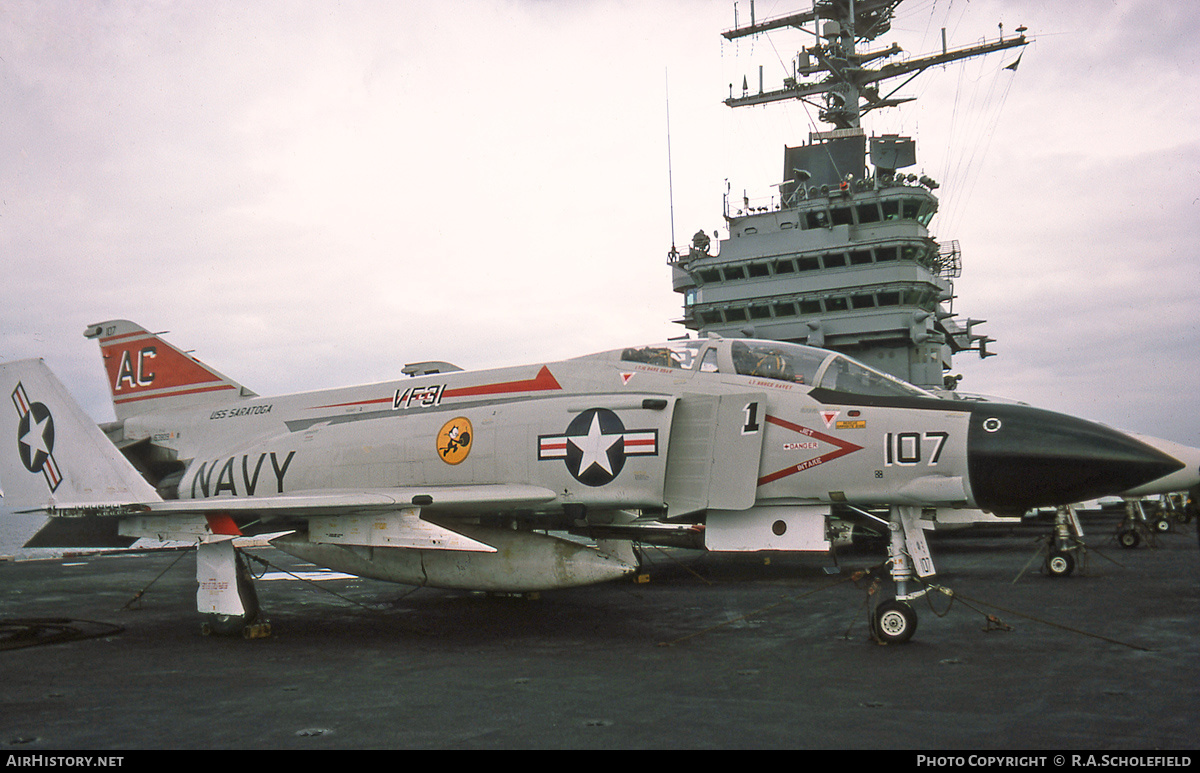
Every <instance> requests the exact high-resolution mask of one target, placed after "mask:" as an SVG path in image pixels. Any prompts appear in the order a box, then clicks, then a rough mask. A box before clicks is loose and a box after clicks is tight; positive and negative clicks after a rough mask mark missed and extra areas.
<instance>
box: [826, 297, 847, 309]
mask: <svg viewBox="0 0 1200 773" xmlns="http://www.w3.org/2000/svg"><path fill="white" fill-rule="evenodd" d="M848 308H849V304H848V303H846V299H845V298H826V299H825V310H826V311H846V309H848Z"/></svg>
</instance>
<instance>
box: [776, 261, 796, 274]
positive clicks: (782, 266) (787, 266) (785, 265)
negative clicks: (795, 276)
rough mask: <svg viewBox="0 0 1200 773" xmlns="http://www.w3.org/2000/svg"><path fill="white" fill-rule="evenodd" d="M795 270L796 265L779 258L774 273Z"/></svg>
mask: <svg viewBox="0 0 1200 773" xmlns="http://www.w3.org/2000/svg"><path fill="white" fill-rule="evenodd" d="M795 270H796V266H795V264H793V263H792V261H790V260H781V261H779V262H778V263H776V264H775V273H776V274H790V273H792V272H793V271H795Z"/></svg>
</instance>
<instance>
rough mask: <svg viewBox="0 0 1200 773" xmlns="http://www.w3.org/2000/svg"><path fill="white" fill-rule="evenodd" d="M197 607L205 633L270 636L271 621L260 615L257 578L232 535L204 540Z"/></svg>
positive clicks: (198, 552)
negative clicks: (213, 539)
mask: <svg viewBox="0 0 1200 773" xmlns="http://www.w3.org/2000/svg"><path fill="white" fill-rule="evenodd" d="M196 583H197V584H198V586H199V587H198V589H197V590H196V609H197V610H198V611H199V612H200V615H201V618H202V620H203V622H201V624H200V632H201V633H202V634H204V635H205V636H210V635H217V636H242V637H244V638H247V639H259V638H263V637H266V636H269V635H270V633H271V624H270V623H268V622H266V621H265V620H263V619H260V617H259V608H258V594H257V593H256V592H255V590H254V580H253V578H252V577H251V576H250V571H249V569H247V568H246V563H245V561H243V560H242V555H241V553H239V552H238V551H237V549H236V548H234V546H233V540H232V539H224V540H220V541H218V542H202V543H200V546H199V547H198V548H197V550H196Z"/></svg>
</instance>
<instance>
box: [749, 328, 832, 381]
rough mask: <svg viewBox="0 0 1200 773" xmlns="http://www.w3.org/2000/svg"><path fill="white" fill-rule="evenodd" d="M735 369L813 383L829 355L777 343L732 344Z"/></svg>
mask: <svg viewBox="0 0 1200 773" xmlns="http://www.w3.org/2000/svg"><path fill="white" fill-rule="evenodd" d="M729 353H730V355H731V356H732V357H733V367H734V369H735V370H736V371H737V372H738V373H740V374H741V375H743V376H756V377H758V378H770V379H776V380H779V381H788V382H791V383H793V384H813V383H814V379H815V378H816V374H817V369H818V368H820V367H821V363H823V362H824V361H825V360H826V359H828V358H829V356H830V355H829V352H826V351H823V350H821V349H810V348H809V347H807V346H799V345H797V344H784V343H779V342H778V341H762V342H759V341H743V340H741V339H737V340H734V341H732V342H731V346H730V349H729Z"/></svg>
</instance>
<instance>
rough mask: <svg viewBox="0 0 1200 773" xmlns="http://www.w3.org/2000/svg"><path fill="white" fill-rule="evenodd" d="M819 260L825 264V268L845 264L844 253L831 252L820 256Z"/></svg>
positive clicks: (838, 266)
mask: <svg viewBox="0 0 1200 773" xmlns="http://www.w3.org/2000/svg"><path fill="white" fill-rule="evenodd" d="M821 261H822V262H823V263H824V264H825V268H840V267H842V266H845V265H846V253H844V252H831V253H829V254H827V255H822V256H821Z"/></svg>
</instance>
